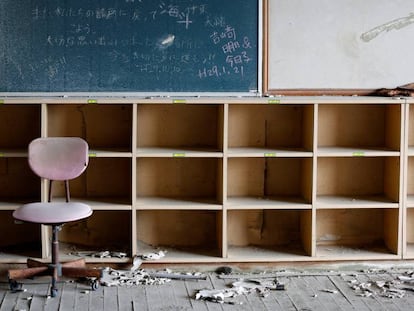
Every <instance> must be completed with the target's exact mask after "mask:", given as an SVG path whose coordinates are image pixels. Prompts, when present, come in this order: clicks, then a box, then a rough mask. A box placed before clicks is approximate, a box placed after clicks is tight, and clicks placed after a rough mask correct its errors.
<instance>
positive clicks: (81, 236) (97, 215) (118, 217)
mask: <svg viewBox="0 0 414 311" xmlns="http://www.w3.org/2000/svg"><path fill="white" fill-rule="evenodd" d="M131 229H132V218H131V213H130V212H128V211H115V210H112V211H94V212H93V214H92V216H90V217H89V218H87V219H86V220H81V221H78V222H72V223H68V224H65V225H64V226H63V227H62V230H61V231H60V232H59V240H60V242H61V244H62V246H61V254H60V257H61V258H63V259H65V260H67V259H69V258H71V259H73V258H72V257H85V259H86V260H87V261H89V262H93V261H111V260H115V261H117V260H119V258H116V257H115V258H112V259H111V258H102V259H101V258H98V257H94V256H93V255H94V254H97V253H99V252H104V251H109V252H123V253H126V254H127V256H131V255H132V254H131V246H132V237H131V234H130V233H131Z"/></svg>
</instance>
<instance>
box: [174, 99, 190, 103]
mask: <svg viewBox="0 0 414 311" xmlns="http://www.w3.org/2000/svg"><path fill="white" fill-rule="evenodd" d="M186 102H187V101H186V100H185V99H174V100H173V104H185V103H186Z"/></svg>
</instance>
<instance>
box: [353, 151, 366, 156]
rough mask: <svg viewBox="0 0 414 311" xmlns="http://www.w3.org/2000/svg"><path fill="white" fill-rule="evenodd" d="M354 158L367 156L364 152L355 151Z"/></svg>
mask: <svg viewBox="0 0 414 311" xmlns="http://www.w3.org/2000/svg"><path fill="white" fill-rule="evenodd" d="M352 156H354V157H363V156H365V152H364V151H355V152H352Z"/></svg>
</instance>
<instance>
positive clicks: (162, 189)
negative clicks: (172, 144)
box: [136, 157, 223, 209]
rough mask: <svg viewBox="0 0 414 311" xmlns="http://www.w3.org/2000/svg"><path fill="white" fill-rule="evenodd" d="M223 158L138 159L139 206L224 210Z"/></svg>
mask: <svg viewBox="0 0 414 311" xmlns="http://www.w3.org/2000/svg"><path fill="white" fill-rule="evenodd" d="M222 162H223V160H222V159H220V158H203V157H202V158H193V157H189V158H187V157H184V158H162V157H161V158H145V157H144V158H138V159H137V172H136V178H137V204H138V205H137V208H139V209H146V208H149V209H156V208H160V209H165V208H174V209H221V208H222V201H223V198H222V196H223V194H222V193H223V181H222V179H223V178H222V171H223V169H222V166H223V163H222Z"/></svg>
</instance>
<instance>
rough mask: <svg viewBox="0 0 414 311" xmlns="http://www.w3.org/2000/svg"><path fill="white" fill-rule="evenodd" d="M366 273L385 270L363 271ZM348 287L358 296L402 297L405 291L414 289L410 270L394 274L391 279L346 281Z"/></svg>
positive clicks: (413, 280)
mask: <svg viewBox="0 0 414 311" xmlns="http://www.w3.org/2000/svg"><path fill="white" fill-rule="evenodd" d="M365 272H366V273H387V272H388V271H386V270H378V271H377V270H375V271H371V270H370V271H365ZM348 282H349V284H350V287H351V288H352V289H353V290H354V291H355V292H356V294H357V295H358V296H362V297H371V296H377V297H385V298H391V299H394V298H403V297H404V296H405V294H406V292H407V291H414V276H413V272H412V271H408V272H404V273H402V274H400V275H398V276H396V277H395V278H394V279H393V280H377V281H368V282H359V281H357V280H355V279H354V280H350V281H348Z"/></svg>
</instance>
